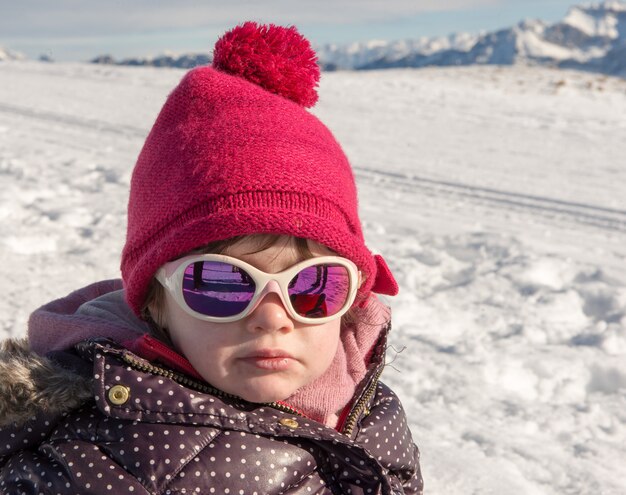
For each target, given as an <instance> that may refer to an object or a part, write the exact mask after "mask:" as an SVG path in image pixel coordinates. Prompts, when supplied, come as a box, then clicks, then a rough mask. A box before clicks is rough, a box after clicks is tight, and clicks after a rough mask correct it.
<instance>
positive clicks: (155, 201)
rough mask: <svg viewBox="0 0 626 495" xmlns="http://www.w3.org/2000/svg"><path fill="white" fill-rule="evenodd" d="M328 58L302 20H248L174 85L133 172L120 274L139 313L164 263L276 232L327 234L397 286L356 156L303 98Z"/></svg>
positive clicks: (370, 281)
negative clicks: (377, 251) (370, 222)
mask: <svg viewBox="0 0 626 495" xmlns="http://www.w3.org/2000/svg"><path fill="white" fill-rule="evenodd" d="M318 81H319V68H318V66H317V63H316V56H315V53H314V52H313V50H312V49H311V47H310V45H309V42H308V41H307V40H306V39H304V38H303V37H302V36H301V35H300V34H299V33H298V32H297V31H296V29H295V28H294V27H290V28H283V27H278V26H274V25H269V26H259V25H257V24H255V23H252V22H247V23H245V24H243V25H241V26H238V27H236V28H235V29H233V30H232V31H230V32H228V33H226V34H225V35H224V36H223V37H222V38H221V39H220V40H219V41H218V42H217V44H216V45H215V51H214V61H213V67H209V66H204V67H197V68H195V69H193V70H191V71H190V72H188V73H187V74H186V75H185V77H184V78H183V79H182V81H181V82H180V83H179V84H178V86H177V87H176V88H175V89H174V91H173V92H172V93H171V94H170V95H169V97H168V99H167V101H166V102H165V105H164V106H163V108H162V110H161V113H160V114H159V116H158V118H157V120H156V122H155V124H154V126H153V128H152V130H151V132H150V134H149V136H148V138H147V139H146V142H145V144H144V146H143V149H142V150H141V153H140V155H139V158H138V160H137V164H136V166H135V169H134V171H133V177H132V182H131V189H130V199H129V202H128V230H127V236H126V245H125V246H124V250H123V253H122V263H121V268H122V277H123V279H124V286H125V289H126V298H127V302H128V304H129V306H130V307H131V308H132V309H133V311H135V312H136V313H137V314H139V312H140V309H141V307H142V305H143V302H144V299H145V297H146V292H147V288H148V285H149V283H150V280H151V278H152V277H153V276H154V274H155V272H156V271H157V269H158V268H159V267H160V266H161V265H163V264H164V263H165V262H167V261H169V260H172V259H175V258H177V257H180V256H181V255H182V254H184V253H187V252H188V251H190V250H192V249H195V248H197V247H200V246H203V245H205V244H208V243H209V242H213V241H217V240H223V239H228V238H230V237H234V236H239V235H250V234H261V233H272V234H286V235H292V236H296V237H303V238H307V239H311V240H314V241H317V242H319V243H321V244H324V245H325V246H327V247H329V248H330V249H332V250H334V251H336V252H337V253H338V254H339V255H341V256H344V257H346V258H348V259H350V260H352V261H353V262H354V263H356V265H357V266H358V267H359V269H360V270H361V271H362V272H363V274H364V275H365V277H366V281H365V283H364V285H363V286H362V287H361V289H360V292H361V295H364V296H365V295H367V293H368V292H369V291H374V292H378V293H382V294H389V295H395V294H396V293H397V291H398V286H397V284H396V282H395V280H394V278H393V276H392V275H391V272H390V271H389V269H388V267H387V265H386V263H385V261H384V260H383V258H382V257H380V256H378V255H377V256H373V255H372V253H371V252H370V251H369V250H368V249H367V247H366V246H365V243H364V239H363V233H362V231H361V223H360V221H359V217H358V212H357V193H356V186H355V183H354V177H353V175H352V170H351V168H350V164H349V163H348V160H347V158H346V156H345V154H344V153H343V151H342V149H341V147H340V145H339V143H337V141H336V140H335V138H334V137H333V135H332V134H331V132H330V131H329V130H328V129H327V128H326V126H324V124H322V123H321V122H320V121H319V120H318V119H317V118H316V117H315V116H313V115H312V114H311V113H309V112H308V111H307V110H306V109H305V108H304V107H305V106H307V107H308V106H312V105H314V104H315V102H316V101H317V92H316V86H317V82H318Z"/></svg>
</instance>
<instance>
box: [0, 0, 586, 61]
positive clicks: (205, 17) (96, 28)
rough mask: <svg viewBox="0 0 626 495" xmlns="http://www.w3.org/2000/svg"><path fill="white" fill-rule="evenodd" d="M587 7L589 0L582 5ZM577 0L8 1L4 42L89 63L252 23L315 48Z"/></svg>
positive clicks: (482, 24) (547, 17) (558, 7)
mask: <svg viewBox="0 0 626 495" xmlns="http://www.w3.org/2000/svg"><path fill="white" fill-rule="evenodd" d="M579 3H580V2H579ZM576 4H577V2H576V1H575V0H447V1H445V2H443V1H441V0H417V1H411V0H385V1H380V0H377V1H375V0H313V1H309V0H305V1H294V0H270V1H264V2H260V1H239V0H228V1H224V0H217V1H216V0H208V1H198V0H178V1H171V0H170V1H164V0H133V1H132V2H128V1H123V0H100V1H95V0H55V1H54V2H51V1H49V0H23V1H15V0H0V9H1V11H2V15H1V16H0V47H4V48H5V49H9V50H13V51H17V52H20V53H22V54H24V55H25V56H26V57H27V58H33V59H36V58H38V57H39V56H40V55H47V56H48V57H50V58H52V59H53V60H57V61H87V60H90V59H92V58H94V57H95V56H97V55H103V54H108V55H112V56H113V57H115V58H116V59H123V58H126V57H137V56H150V55H159V54H162V53H164V52H166V51H169V52H174V53H185V52H194V53H201V52H204V51H206V52H210V51H211V50H212V46H213V44H214V43H215V41H216V40H217V38H218V37H219V36H220V35H221V34H223V33H224V32H225V31H227V30H228V29H230V28H232V27H234V26H235V25H237V24H239V23H241V22H243V21H246V20H254V21H258V22H263V23H274V24H283V25H285V24H289V25H295V26H297V27H298V29H299V30H300V32H301V33H302V34H303V35H305V36H306V37H307V38H308V39H309V40H310V41H311V42H312V43H313V45H321V44H325V43H338V44H344V43H349V42H352V41H366V40H372V39H382V40H399V39H411V38H419V37H422V36H427V37H431V36H445V35H448V34H452V33H455V32H470V33H478V32H481V31H491V30H494V29H498V28H504V27H509V26H512V25H514V24H516V23H517V22H519V21H521V20H523V19H528V18H533V19H542V20H544V21H547V22H556V21H558V20H560V19H562V18H563V17H564V16H565V14H566V13H567V11H568V9H569V7H570V6H572V5H576Z"/></svg>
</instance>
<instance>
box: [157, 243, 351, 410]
mask: <svg viewBox="0 0 626 495" xmlns="http://www.w3.org/2000/svg"><path fill="white" fill-rule="evenodd" d="M309 248H310V250H311V252H312V253H313V255H314V256H328V255H332V254H334V253H333V252H332V251H330V250H329V249H327V248H326V247H324V246H322V245H320V244H317V243H314V242H311V241H309ZM256 249H258V241H257V240H255V238H254V237H249V238H245V239H243V240H242V241H240V242H239V243H237V244H235V245H233V246H231V247H229V248H228V249H226V251H225V252H224V253H223V254H226V255H228V256H233V257H235V258H239V259H241V260H243V261H245V262H246V263H249V264H251V265H253V266H255V267H256V268H258V269H260V270H263V271H265V272H267V273H277V272H280V271H282V270H285V269H286V268H288V267H290V266H292V265H294V264H296V263H298V262H299V261H302V258H301V257H300V255H299V253H298V250H297V249H296V246H295V244H294V242H293V238H291V237H288V236H285V237H284V239H283V238H281V242H278V243H276V244H275V245H273V246H271V247H269V248H267V249H265V250H263V251H259V252H254V251H256ZM164 309H165V315H164V317H165V323H166V327H167V328H168V330H169V334H170V337H171V339H172V342H173V343H174V345H175V346H176V348H177V349H178V350H179V351H180V352H182V353H183V354H184V355H185V357H186V358H187V359H188V360H189V361H190V362H191V364H192V365H193V367H194V368H195V369H196V371H198V373H200V375H202V377H203V378H204V379H205V380H206V381H207V382H209V383H210V384H211V385H213V386H215V387H217V388H219V389H220V390H223V391H224V392H227V393H229V394H233V395H236V396H239V397H241V398H243V399H245V400H248V401H250V402H274V401H278V400H283V399H286V398H287V397H289V396H291V395H292V394H294V393H295V392H296V391H297V390H298V389H299V388H301V387H303V386H305V385H307V384H309V383H311V382H312V381H313V380H315V379H316V378H318V377H320V376H321V375H322V374H323V373H324V372H325V371H326V370H327V369H328V367H329V366H330V364H331V362H332V361H333V358H334V357H335V353H336V351H337V346H338V345H339V333H340V326H341V319H340V318H337V319H336V320H332V321H330V322H327V323H323V324H321V325H307V324H303V323H298V322H295V321H294V320H292V319H291V317H290V316H289V313H288V312H287V310H286V309H285V307H284V306H283V304H282V302H281V300H280V298H279V296H278V294H275V293H271V292H270V293H268V294H267V295H266V296H265V297H264V298H263V299H262V300H261V301H260V302H259V303H258V305H257V306H256V308H255V309H254V311H253V312H252V313H250V314H249V315H248V316H247V317H245V318H244V319H242V320H238V321H235V322H231V323H212V322H206V321H201V320H198V319H196V318H194V317H193V316H191V315H189V314H187V313H186V312H185V311H183V310H182V309H181V308H180V307H179V306H178V304H177V303H176V302H175V301H174V299H173V298H172V296H171V295H170V294H169V292H168V291H165V303H164Z"/></svg>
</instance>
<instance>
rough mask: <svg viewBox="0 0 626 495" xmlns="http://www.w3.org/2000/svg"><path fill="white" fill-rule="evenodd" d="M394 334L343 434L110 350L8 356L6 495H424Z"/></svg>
mask: <svg viewBox="0 0 626 495" xmlns="http://www.w3.org/2000/svg"><path fill="white" fill-rule="evenodd" d="M385 337H386V332H383V334H382V335H381V339H380V341H379V343H378V345H377V347H376V349H375V352H374V356H373V358H372V360H371V366H370V370H369V371H368V374H367V376H366V377H365V379H364V380H363V381H362V382H361V383H360V385H359V387H358V388H357V391H356V393H355V396H354V398H353V401H352V403H351V404H352V405H351V407H350V411H349V414H348V415H347V417H346V418H345V419H344V421H343V427H342V431H341V432H338V431H336V430H334V429H332V428H329V427H327V426H324V425H323V424H321V423H317V422H315V421H313V420H310V419H308V418H306V417H304V416H301V415H300V414H299V413H298V412H297V411H295V410H291V409H289V408H288V407H285V406H284V405H281V404H277V403H274V404H268V405H263V404H253V403H249V402H246V401H243V400H242V399H239V398H237V397H234V396H230V395H227V394H225V393H223V392H221V391H219V390H217V389H214V388H212V387H211V386H210V385H209V384H207V383H206V382H202V381H201V380H198V379H196V378H194V377H191V376H189V375H187V374H184V373H181V372H178V371H175V370H172V369H169V368H167V367H165V366H163V365H161V364H160V363H155V362H151V361H148V360H147V359H144V358H142V357H140V356H138V355H137V354H135V353H133V352H131V351H130V350H128V349H127V348H126V347H125V346H123V345H121V344H119V343H116V342H115V341H113V340H110V339H90V340H86V341H83V342H81V343H79V344H77V345H75V346H74V347H73V348H71V349H68V350H66V351H62V352H55V353H52V354H50V355H48V356H47V357H42V356H40V355H38V354H36V353H34V352H32V351H31V350H30V349H29V348H28V343H27V341H26V340H8V341H5V342H4V343H3V345H2V349H1V350H0V493H2V494H7V495H13V494H22V493H25V494H40V493H41V494H80V495H85V494H105V493H106V494H118V493H133V494H185V493H186V494H191V493H202V494H205V493H231V494H254V493H257V494H259V495H261V494H274V493H276V494H295V493H307V494H309V493H314V494H322V493H324V494H329V493H332V494H339V493H342V494H343V493H346V494H347V493H352V494H360V493H362V494H367V493H373V494H377V493H381V494H400V493H409V494H413V493H416V494H419V493H422V478H421V474H420V467H419V452H418V449H417V447H416V446H415V445H414V443H413V440H412V438H411V433H410V431H409V429H408V425H407V421H406V417H405V415H404V412H403V410H402V406H401V404H400V402H399V400H398V398H397V397H396V396H395V395H394V394H393V392H391V390H389V388H387V387H386V386H385V385H383V384H382V383H380V382H379V381H378V378H379V376H380V373H381V371H382V367H383V354H384V348H385Z"/></svg>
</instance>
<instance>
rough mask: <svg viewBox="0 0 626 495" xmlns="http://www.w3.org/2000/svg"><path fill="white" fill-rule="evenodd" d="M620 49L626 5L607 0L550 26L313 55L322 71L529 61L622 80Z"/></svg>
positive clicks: (625, 66) (531, 23)
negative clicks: (320, 63)
mask: <svg viewBox="0 0 626 495" xmlns="http://www.w3.org/2000/svg"><path fill="white" fill-rule="evenodd" d="M625 46H626V1H616V0H612V1H606V2H604V3H600V4H590V5H581V6H575V7H572V8H570V10H569V11H568V13H567V15H566V16H565V18H564V19H563V21H561V22H557V23H554V24H548V23H546V22H544V21H542V20H539V19H525V20H523V21H521V22H519V23H518V24H516V25H515V26H512V27H509V28H503V29H500V30H497V31H493V32H488V33H481V34H479V35H471V34H467V33H460V34H455V35H452V36H447V37H437V38H424V37H422V38H418V39H417V40H405V41H403V42H395V41H394V42H392V41H389V42H376V44H375V45H374V46H368V44H367V43H360V44H352V45H350V46H349V47H341V46H337V45H332V46H329V45H327V46H326V47H322V49H320V50H318V53H319V55H320V60H321V61H322V65H323V66H324V67H325V68H327V69H329V68H342V69H385V68H394V67H398V68H399V67H426V66H433V65H436V66H450V65H473V64H501V65H502V64H504V65H510V64H515V63H531V64H547V65H550V66H552V67H565V68H576V69H583V70H587V71H594V72H602V73H606V74H612V75H617V76H622V77H625V76H626V57H625V56H624V52H625V50H626V48H625Z"/></svg>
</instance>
